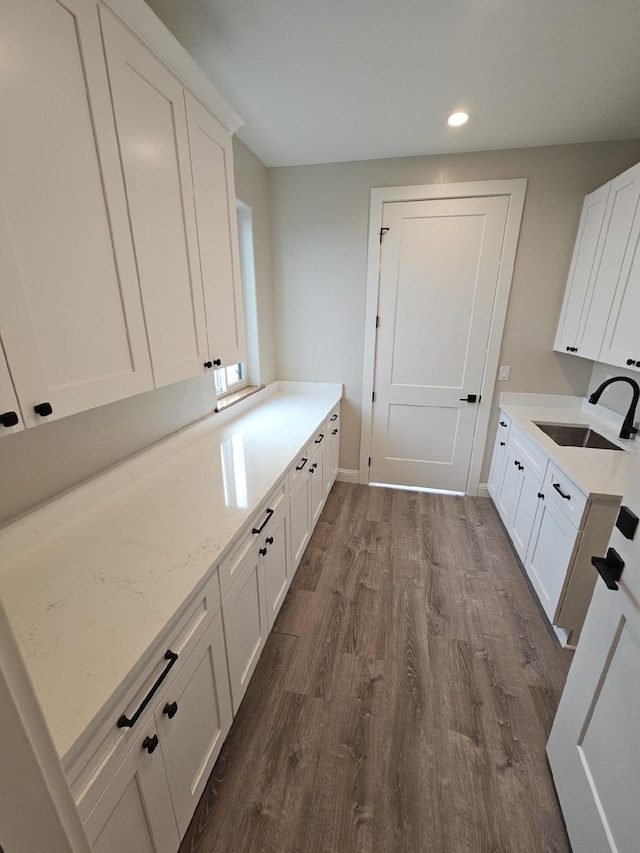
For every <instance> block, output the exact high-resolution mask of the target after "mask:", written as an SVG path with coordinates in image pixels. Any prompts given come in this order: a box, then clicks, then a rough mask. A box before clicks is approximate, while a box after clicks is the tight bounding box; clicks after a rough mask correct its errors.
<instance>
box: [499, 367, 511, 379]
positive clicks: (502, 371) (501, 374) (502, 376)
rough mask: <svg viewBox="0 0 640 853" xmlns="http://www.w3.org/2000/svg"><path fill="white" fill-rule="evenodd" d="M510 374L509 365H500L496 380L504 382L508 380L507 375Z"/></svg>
mask: <svg viewBox="0 0 640 853" xmlns="http://www.w3.org/2000/svg"><path fill="white" fill-rule="evenodd" d="M510 373H511V365H509V364H501V365H500V369H499V371H498V379H499V380H500V381H501V382H505V381H507V380H508V379H509V374H510Z"/></svg>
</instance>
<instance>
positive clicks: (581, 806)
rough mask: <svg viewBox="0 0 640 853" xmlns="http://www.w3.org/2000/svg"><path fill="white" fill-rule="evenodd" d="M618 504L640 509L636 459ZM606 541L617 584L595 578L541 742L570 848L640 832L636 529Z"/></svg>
mask: <svg viewBox="0 0 640 853" xmlns="http://www.w3.org/2000/svg"><path fill="white" fill-rule="evenodd" d="M623 504H624V505H627V506H628V507H629V508H630V509H631V510H632V511H633V512H635V513H636V515H639V514H640V459H637V460H635V463H634V467H633V471H632V475H631V480H630V484H629V487H628V488H627V491H626V494H625V498H624V499H623ZM610 545H611V547H613V548H614V549H615V550H616V551H617V552H618V554H619V555H620V557H621V558H622V559H623V561H624V563H625V567H624V571H623V573H622V577H621V579H620V580H619V581H618V585H619V589H618V590H617V591H614V590H610V589H608V588H607V586H606V585H605V583H604V581H602V579H600V578H599V579H598V581H597V583H596V588H595V592H594V595H593V598H592V600H591V605H590V607H589V611H588V613H587V618H586V620H585V623H584V627H583V629H582V633H581V635H580V641H579V643H578V647H577V650H576V654H575V657H574V660H573V663H572V665H571V669H570V671H569V675H568V678H567V682H566V685H565V689H564V692H563V694H562V698H561V700H560V704H559V706H558V712H557V715H556V718H555V721H554V724H553V728H552V731H551V736H550V738H549V743H548V745H547V753H548V756H549V763H550V765H551V771H552V773H553V778H554V781H555V784H556V789H557V792H558V797H559V799H560V805H561V806H562V811H563V813H564V817H565V821H566V825H567V831H568V833H569V838H570V840H571V844H572V846H573V849H574V850H575V851H576V853H635V851H636V850H637V849H638V838H639V837H640V811H639V810H638V789H639V788H640V724H639V722H638V707H640V679H639V678H638V672H639V670H640V532H639V531H636V534H635V538H634V539H633V540H629V539H626V538H625V537H623V535H622V533H621V532H619V531H618V530H617V529H615V528H614V531H613V534H612V536H611V541H610ZM597 556H600V557H603V556H605V555H604V554H599V555H597Z"/></svg>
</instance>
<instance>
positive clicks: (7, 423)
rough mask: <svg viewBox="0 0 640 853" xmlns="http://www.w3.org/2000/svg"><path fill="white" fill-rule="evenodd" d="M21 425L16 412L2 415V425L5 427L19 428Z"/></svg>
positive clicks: (0, 417)
mask: <svg viewBox="0 0 640 853" xmlns="http://www.w3.org/2000/svg"><path fill="white" fill-rule="evenodd" d="M19 423H20V418H19V417H18V415H17V413H16V412H4V413H3V414H1V415H0V424H2V426H3V427H12V426H17V425H18V424H19Z"/></svg>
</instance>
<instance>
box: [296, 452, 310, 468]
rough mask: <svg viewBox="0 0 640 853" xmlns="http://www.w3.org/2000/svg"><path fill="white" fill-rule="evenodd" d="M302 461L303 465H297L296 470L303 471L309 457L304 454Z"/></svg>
mask: <svg viewBox="0 0 640 853" xmlns="http://www.w3.org/2000/svg"><path fill="white" fill-rule="evenodd" d="M300 461H301V462H302V465H296V471H302V469H303V468H304V466H305V465H306V464H307V462H308V461H309V460H308V459H307V457H306V456H303V457H302V459H301V460H300Z"/></svg>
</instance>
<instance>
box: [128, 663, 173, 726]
mask: <svg viewBox="0 0 640 853" xmlns="http://www.w3.org/2000/svg"><path fill="white" fill-rule="evenodd" d="M164 659H165V660H168V661H169V663H168V664H167V665H166V666H165V668H164V669H163V670H162V672H161V673H160V675H159V676H158V678H157V679H156V682H155V684H154V685H153V687H152V688H151V690H150V691H149V692H148V693H147V695H146V696H145V697H144V699H143V700H142V702H141V703H140V707H139V708H138V710H137V711H136V712H135V714H134V715H133V717H131V718H129V717H127V715H126V714H122V715H121V716H120V718H119V719H118V728H119V729H130V728H132V727H133V726H135V724H136V723H137V722H138V720H139V719H140V716H141V714H142V713H143V712H144V709H145V708H146V707H147V705H148V704H149V702H151V700H152V699H153V695H154V693H155V692H156V690H157V689H158V687H160V685H161V684H162V682H163V681H164V680H165V678H166V677H167V675H169V670H170V669H171V667H172V666H173V665H174V663H175V662H176V661H177V660H178V654H177V652H172V651H171V649H167V651H166V652H165V653H164Z"/></svg>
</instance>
